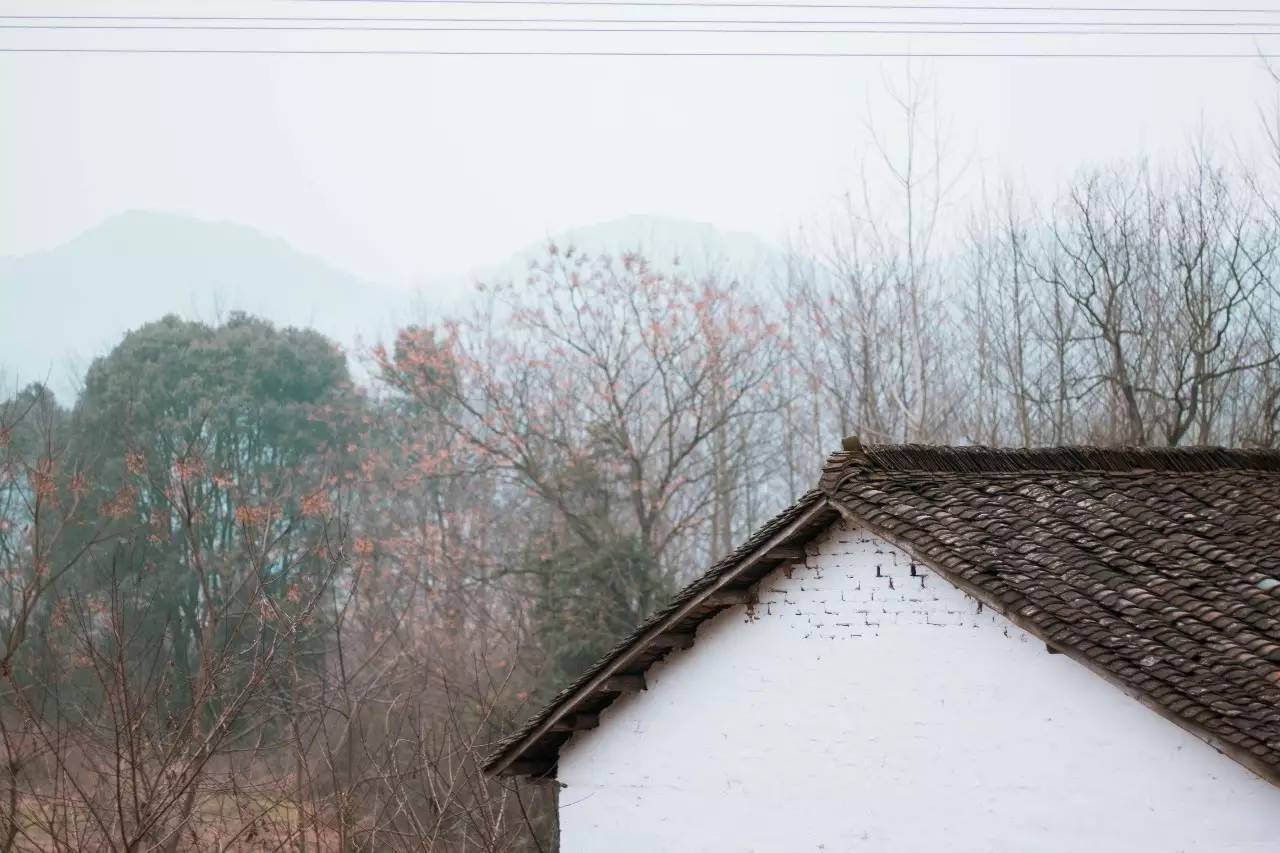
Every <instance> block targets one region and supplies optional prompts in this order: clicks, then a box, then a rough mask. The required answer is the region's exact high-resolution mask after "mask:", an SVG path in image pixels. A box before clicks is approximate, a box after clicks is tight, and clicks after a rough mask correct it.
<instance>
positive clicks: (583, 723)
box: [551, 714, 600, 732]
mask: <svg viewBox="0 0 1280 853" xmlns="http://www.w3.org/2000/svg"><path fill="white" fill-rule="evenodd" d="M598 725H600V715H599V714H573V715H572V716H566V717H561V718H560V720H559V721H557V722H556V724H555V725H554V726H552V727H551V731H553V732H581V731H586V730H587V729H594V728H595V727H596V726H598Z"/></svg>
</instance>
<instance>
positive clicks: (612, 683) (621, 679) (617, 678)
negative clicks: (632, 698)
mask: <svg viewBox="0 0 1280 853" xmlns="http://www.w3.org/2000/svg"><path fill="white" fill-rule="evenodd" d="M600 690H601V691H603V692H605V693H635V692H636V691H637V690H644V673H632V674H629V675H611V676H609V677H608V678H606V679H605V680H604V683H603V684H601V685H600Z"/></svg>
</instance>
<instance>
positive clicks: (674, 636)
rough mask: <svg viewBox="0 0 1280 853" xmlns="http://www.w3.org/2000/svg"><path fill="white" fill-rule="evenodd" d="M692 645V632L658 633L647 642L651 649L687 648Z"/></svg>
mask: <svg viewBox="0 0 1280 853" xmlns="http://www.w3.org/2000/svg"><path fill="white" fill-rule="evenodd" d="M692 646H693V632H692V631H689V632H687V633H686V632H680V633H674V632H673V633H670V634H659V635H658V636H656V637H654V638H653V640H652V641H651V642H650V643H649V648H651V649H687V648H690V647H692Z"/></svg>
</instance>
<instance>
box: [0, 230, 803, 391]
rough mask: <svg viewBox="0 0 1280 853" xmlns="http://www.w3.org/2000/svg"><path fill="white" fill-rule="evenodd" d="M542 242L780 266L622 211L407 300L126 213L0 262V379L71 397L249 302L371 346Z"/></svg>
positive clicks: (277, 255)
mask: <svg viewBox="0 0 1280 853" xmlns="http://www.w3.org/2000/svg"><path fill="white" fill-rule="evenodd" d="M548 242H553V243H555V244H556V245H558V246H560V247H561V248H567V247H569V246H575V247H577V248H578V249H579V250H581V251H584V252H589V253H591V254H611V255H614V256H620V255H621V254H623V253H624V252H628V251H638V252H641V253H643V254H644V255H645V256H646V257H648V258H649V259H650V260H651V261H652V262H653V264H654V265H655V267H657V268H658V269H660V270H663V271H665V272H668V273H675V272H679V273H681V274H683V275H685V276H687V277H690V278H694V279H696V278H699V277H701V276H703V275H706V274H707V273H708V272H711V271H714V272H715V273H716V274H717V275H718V276H719V277H720V278H722V279H724V280H732V279H734V278H737V279H740V280H755V281H764V282H768V281H770V280H771V279H773V278H774V277H775V276H777V275H779V274H780V271H781V270H782V269H783V267H784V265H785V260H784V258H785V256H784V254H783V253H782V252H781V251H780V250H778V249H776V248H774V247H772V246H770V245H769V244H768V243H766V242H765V241H764V240H762V239H760V238H759V237H756V236H755V235H752V234H747V233H739V232H726V231H721V230H719V229H717V228H715V227H714V226H712V225H708V224H704V223H698V222H690V221H687V220H682V219H675V218H671V217H660V216H627V217H623V218H620V219H616V220H612V221H609V222H604V223H599V224H595V225H588V226H584V227H581V228H575V229H572V230H569V231H566V232H563V233H560V234H555V235H550V236H548V237H547V238H546V239H545V240H541V241H538V242H537V243H535V244H533V245H530V246H528V247H526V248H524V249H522V250H519V251H517V252H514V253H513V254H512V255H511V256H509V257H508V258H507V259H505V260H503V261H501V262H499V263H495V264H490V265H487V266H481V267H477V268H476V269H475V270H474V271H473V272H471V273H470V274H468V275H464V276H454V277H452V278H448V279H440V280H437V281H434V282H432V283H431V284H429V285H426V286H424V287H422V288H421V289H420V291H419V293H418V294H417V295H416V298H415V297H414V295H412V294H409V293H406V292H403V291H398V290H393V289H390V288H386V287H383V286H380V285H378V284H376V283H374V282H370V281H365V280H363V279H361V278H359V277H358V276H356V275H354V274H352V273H349V272H346V271H344V270H341V269H339V268H337V267H335V266H333V265H332V264H329V263H328V262H326V261H324V260H322V259H320V258H317V257H313V256H310V255H307V254H304V253H302V252H300V251H298V250H297V249H295V248H294V247H293V246H291V245H290V244H289V243H288V242H286V241H284V240H282V239H280V238H277V237H273V236H270V235H267V234H264V233H262V232H260V231H257V230H255V229H253V228H250V227H247V226H244V225H237V224H233V223H226V222H208V221H204V220H200V219H195V218H192V217H187V216H181V215H176V214H168V213H156V212H144V211H131V212H127V213H122V214H119V215H117V216H113V217H111V218H109V219H107V220H105V221H103V222H102V223H100V224H99V225H97V226H95V227H94V228H92V229H90V230H88V231H86V232H84V233H83V234H80V235H79V236H77V237H75V238H73V239H71V240H69V241H67V242H66V243H63V244H61V245H59V246H57V247H55V248H53V249H50V250H48V251H43V252H36V253H32V254H29V255H23V256H21V257H15V258H0V388H3V389H4V390H5V391H6V392H7V391H9V390H12V388H13V385H14V383H15V382H19V383H23V384H25V383H26V382H30V381H35V380H43V381H47V382H48V383H49V384H50V386H51V387H52V388H53V389H54V390H55V392H56V393H57V394H58V396H59V398H61V399H62V400H63V401H64V402H69V401H70V400H71V399H72V398H73V397H74V394H75V389H76V388H77V387H78V385H79V381H80V378H81V377H82V376H83V374H84V371H85V369H86V368H87V367H88V366H89V363H90V362H91V361H92V360H93V358H94V357H96V356H99V355H102V354H104V353H106V352H107V351H108V350H110V349H111V347H113V346H114V345H115V344H116V343H117V342H118V341H119V340H120V338H121V337H122V336H123V335H124V334H125V332H127V331H128V330H130V329H134V328H137V327H138V326H140V325H142V324H144V323H147V322H149V321H151V320H155V319H157V318H159V317H161V316H163V315H165V314H178V315H180V316H182V317H186V318H188V319H197V320H204V321H206V322H216V321H217V320H219V319H220V318H223V317H225V316H226V315H227V314H229V313H230V312H231V311H236V310H239V311H247V312H249V313H252V314H257V315H259V316H261V317H264V318H266V319H269V320H271V321H272V322H274V323H276V324H277V325H297V326H311V327H313V328H316V329H318V330H319V331H321V332H323V333H325V334H326V335H329V336H330V337H332V338H333V339H335V340H336V341H338V342H339V343H341V344H343V345H344V346H347V347H352V346H354V345H355V343H356V341H357V339H359V340H361V341H363V342H364V343H369V342H372V341H375V340H377V339H379V338H385V337H387V336H388V335H389V334H391V333H393V332H394V330H395V329H396V328H397V327H398V326H400V325H403V324H405V323H409V322H413V321H415V320H422V319H424V318H430V317H432V316H435V315H437V314H438V312H439V310H441V309H444V310H448V309H449V307H450V306H452V307H457V306H458V305H459V304H460V302H462V301H465V299H466V298H467V296H466V295H467V294H468V293H469V292H470V290H471V285H472V284H473V283H474V282H476V281H490V282H492V281H498V280H503V281H505V280H514V281H521V280H523V279H524V278H525V277H526V276H527V275H528V268H529V263H530V261H532V260H535V259H538V258H540V257H542V256H543V255H544V254H545V252H546V247H547V244H548ZM353 367H355V366H354V365H353ZM356 372H357V374H358V373H359V370H358V369H357V370H356Z"/></svg>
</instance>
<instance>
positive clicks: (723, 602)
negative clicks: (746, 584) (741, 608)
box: [703, 589, 751, 607]
mask: <svg viewBox="0 0 1280 853" xmlns="http://www.w3.org/2000/svg"><path fill="white" fill-rule="evenodd" d="M750 600H751V590H749V589H722V590H718V591H716V592H713V593H711V594H710V595H708V596H707V597H706V599H705V600H704V601H703V604H706V605H707V606H709V607H732V606H734V605H735V604H746V603H747V602H748V601H750Z"/></svg>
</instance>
